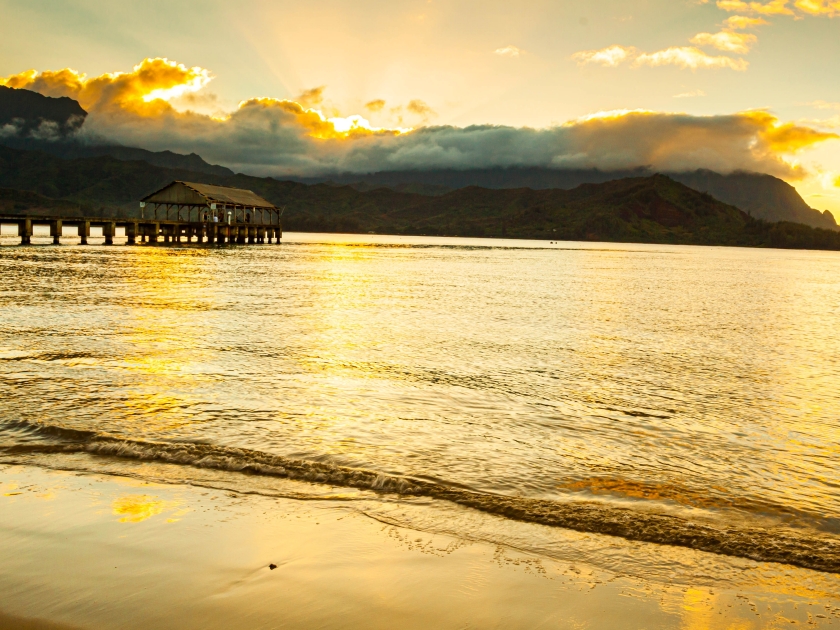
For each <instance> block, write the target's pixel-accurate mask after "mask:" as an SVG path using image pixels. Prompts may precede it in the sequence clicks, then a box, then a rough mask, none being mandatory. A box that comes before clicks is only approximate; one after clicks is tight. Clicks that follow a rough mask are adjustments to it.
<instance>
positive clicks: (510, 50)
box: [493, 46, 522, 57]
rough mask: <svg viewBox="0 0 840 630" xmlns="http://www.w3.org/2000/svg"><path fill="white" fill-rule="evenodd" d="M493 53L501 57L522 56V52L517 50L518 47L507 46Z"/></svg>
mask: <svg viewBox="0 0 840 630" xmlns="http://www.w3.org/2000/svg"><path fill="white" fill-rule="evenodd" d="M493 52H494V53H495V54H497V55H501V56H502V57H518V56H519V55H521V54H522V50H521V49H519V48H517V47H516V46H505V47H504V48H497V49H496V50H494V51H493Z"/></svg>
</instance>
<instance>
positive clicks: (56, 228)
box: [50, 219, 64, 245]
mask: <svg viewBox="0 0 840 630" xmlns="http://www.w3.org/2000/svg"><path fill="white" fill-rule="evenodd" d="M63 227H64V226H63V224H62V221H61V219H56V220H55V221H50V236H52V237H53V245H61V230H62V228H63Z"/></svg>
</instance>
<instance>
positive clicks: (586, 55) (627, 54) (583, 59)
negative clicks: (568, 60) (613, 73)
mask: <svg viewBox="0 0 840 630" xmlns="http://www.w3.org/2000/svg"><path fill="white" fill-rule="evenodd" d="M636 54H637V51H636V49H635V48H633V47H632V46H618V45H615V46H609V47H608V48H602V49H601V50H582V51H580V52H577V53H575V54H574V55H572V59H574V60H575V61H577V62H578V65H581V66H584V65H586V64H590V63H594V64H598V65H601V66H605V67H607V68H615V67H616V66H619V65H621V64H622V63H624V62H625V61H627V60H629V59H633V58H634V57H635V56H636Z"/></svg>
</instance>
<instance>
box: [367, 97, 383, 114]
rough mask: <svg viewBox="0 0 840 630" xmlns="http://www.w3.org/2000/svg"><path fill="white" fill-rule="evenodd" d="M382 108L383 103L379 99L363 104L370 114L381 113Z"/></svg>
mask: <svg viewBox="0 0 840 630" xmlns="http://www.w3.org/2000/svg"><path fill="white" fill-rule="evenodd" d="M384 107H385V101H384V100H382V99H381V98H378V99H376V100H374V101H370V102H369V103H365V109H369V110H370V111H372V112H381V111H382V109H383V108H384Z"/></svg>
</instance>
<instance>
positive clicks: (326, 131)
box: [0, 58, 431, 139]
mask: <svg viewBox="0 0 840 630" xmlns="http://www.w3.org/2000/svg"><path fill="white" fill-rule="evenodd" d="M210 80H211V76H210V73H209V71H207V70H205V69H203V68H199V67H194V68H187V67H186V66H184V65H183V64H179V63H176V62H174V61H169V60H168V59H161V58H157V59H145V60H143V61H142V62H141V63H139V64H138V65H136V66H134V68H133V70H132V72H114V73H107V74H103V75H100V76H98V77H94V78H88V77H87V75H85V74H82V73H80V72H77V71H76V70H72V69H70V68H65V69H64V70H57V71H49V70H48V71H44V72H37V71H35V70H28V71H26V72H22V73H20V74H16V75H12V76H10V77H6V78H0V85H7V86H9V87H14V88H25V89H29V90H33V91H36V92H39V93H41V94H44V95H47V96H69V97H70V98H73V99H75V100H77V101H79V103H80V104H81V106H82V107H83V108H84V109H85V110H87V111H88V112H89V113H90V114H92V115H93V116H92V123H91V125H92V126H96V125H97V124H100V125H102V124H105V125H106V126H108V125H110V126H113V125H116V124H120V121H123V122H125V118H126V116H142V117H146V118H154V119H157V120H162V119H164V118H167V117H168V118H171V119H177V118H180V119H182V121H186V120H194V119H195V116H196V114H194V113H191V112H187V113H180V112H177V111H176V110H175V109H174V107H172V105H170V104H169V102H168V101H169V100H172V99H176V98H178V97H184V96H188V95H191V94H194V93H195V92H197V91H198V90H201V89H202V88H203V87H204V86H206V85H207V84H208V83H209V82H210ZM324 89H325V87H324V86H321V87H316V88H312V89H310V90H306V91H304V92H303V93H302V94H300V95H299V96H298V97H297V98H298V100H299V101H300V102H298V101H290V100H277V99H260V98H256V99H250V100H247V101H243V102H242V103H241V104H240V106H239V108H240V110H241V109H243V108H246V109H247V108H258V107H262V108H271V107H274V108H278V109H280V110H282V111H284V112H285V113H286V114H288V115H291V116H292V117H293V118H294V119H295V120H296V122H297V124H298V126H299V127H300V128H301V129H305V130H308V131H309V132H310V135H311V136H312V137H313V138H319V139H325V138H333V139H336V138H348V137H352V136H359V135H368V134H377V133H384V134H398V133H405V132H407V131H410V130H408V129H385V128H376V127H373V126H371V124H370V123H369V122H368V121H367V120H365V119H364V118H362V117H361V116H350V117H347V118H341V117H335V118H327V117H326V116H324V115H323V114H322V113H321V112H320V111H318V110H315V109H311V108H309V107H307V105H309V104H318V103H320V102H322V101H323V96H322V94H323V91H324ZM419 102H420V101H418V103H419ZM429 111H431V110H429ZM229 118H230V117H229V116H226V117H218V118H214V119H213V120H218V121H224V120H227V119H229ZM106 119H108V120H109V121H110V122H107V123H106V122H105V120H106Z"/></svg>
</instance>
